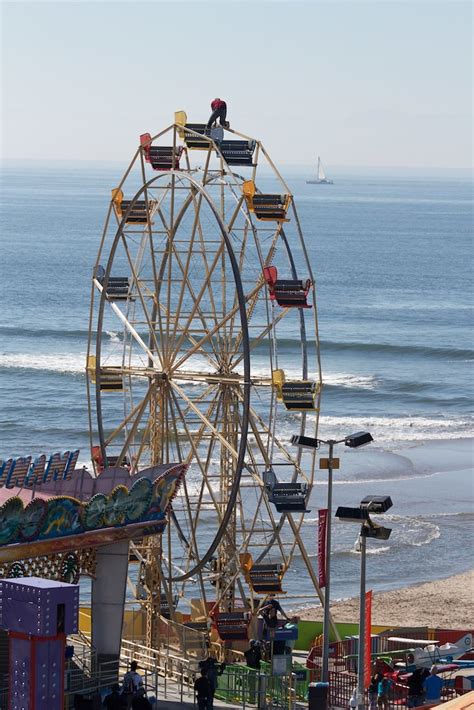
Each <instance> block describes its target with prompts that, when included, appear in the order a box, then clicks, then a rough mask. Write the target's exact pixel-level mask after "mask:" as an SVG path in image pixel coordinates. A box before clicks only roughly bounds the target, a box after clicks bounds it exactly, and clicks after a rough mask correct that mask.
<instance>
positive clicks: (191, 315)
mask: <svg viewBox="0 0 474 710" xmlns="http://www.w3.org/2000/svg"><path fill="white" fill-rule="evenodd" d="M223 251H224V244H223V243H221V245H220V246H219V248H218V250H217V252H216V254H215V256H214V259H213V261H212V264H211V268H210V269H209V273H208V274H207V278H206V279H205V281H204V283H203V285H202V287H201V289H200V291H199V293H198V295H197V296H196V299H195V301H194V305H193V306H192V308H191V311H190V313H189V315H188V318H187V320H186V322H185V323H184V324H183V326H182V328H181V331H182V335H181V337H180V338H179V340H178V341H177V342H176V343H175V355H176V356H177V355H178V354H179V352H180V348H181V346H182V344H183V342H184V340H185V338H186V333H187V332H188V330H189V328H190V327H191V324H192V322H193V319H194V316H195V315H196V312H197V310H198V308H199V303H200V301H201V299H202V297H203V294H204V293H205V292H206V289H207V288H208V283H209V280H210V278H211V276H212V274H213V272H214V270H215V269H216V267H217V265H218V263H219V257H220V256H221V254H222V253H223ZM221 323H222V321H221V322H220V323H216V325H215V326H214V328H212V329H211V332H212V334H214V333H216V332H217V331H218V330H219V328H220V327H222V326H221ZM206 342H208V338H204V339H203V340H202V343H206ZM195 347H196V346H195ZM198 347H200V345H199V346H198ZM194 352H195V351H194ZM180 364H181V360H180V361H179V363H178V364H177V365H175V361H173V365H174V366H175V367H179V366H180Z"/></svg>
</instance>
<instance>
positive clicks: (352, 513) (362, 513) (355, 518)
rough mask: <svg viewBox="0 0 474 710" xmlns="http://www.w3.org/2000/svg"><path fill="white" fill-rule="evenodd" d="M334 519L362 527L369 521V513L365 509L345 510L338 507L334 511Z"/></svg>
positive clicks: (342, 507)
mask: <svg viewBox="0 0 474 710" xmlns="http://www.w3.org/2000/svg"><path fill="white" fill-rule="evenodd" d="M336 518H339V520H342V521H344V522H345V523H360V524H361V525H363V524H364V523H365V522H366V521H367V520H369V511H368V510H367V509H366V508H347V507H346V506H341V505H340V506H339V507H338V509H337V510H336Z"/></svg>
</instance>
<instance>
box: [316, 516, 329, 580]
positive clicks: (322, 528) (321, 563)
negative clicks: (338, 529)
mask: <svg viewBox="0 0 474 710" xmlns="http://www.w3.org/2000/svg"><path fill="white" fill-rule="evenodd" d="M318 513H319V518H318V582H319V586H320V587H325V586H326V537H327V524H328V510H327V508H322V509H321V510H319V511H318Z"/></svg>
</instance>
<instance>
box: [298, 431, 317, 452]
mask: <svg viewBox="0 0 474 710" xmlns="http://www.w3.org/2000/svg"><path fill="white" fill-rule="evenodd" d="M291 443H292V444H294V445H295V446H299V447H300V448H302V449H319V444H320V441H319V439H313V437H312V436H297V435H296V434H294V435H293V436H292V437H291Z"/></svg>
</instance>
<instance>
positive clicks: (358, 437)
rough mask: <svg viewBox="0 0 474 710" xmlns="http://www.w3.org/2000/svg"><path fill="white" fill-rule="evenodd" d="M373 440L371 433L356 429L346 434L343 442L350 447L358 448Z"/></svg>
mask: <svg viewBox="0 0 474 710" xmlns="http://www.w3.org/2000/svg"><path fill="white" fill-rule="evenodd" d="M373 440H374V438H373V436H372V434H370V433H369V432H368V431H357V432H356V433H355V434H349V436H346V438H345V439H344V443H345V445H346V446H348V447H349V448H351V449H358V448H359V447H360V446H365V445H366V444H370V442H371V441H373Z"/></svg>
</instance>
